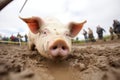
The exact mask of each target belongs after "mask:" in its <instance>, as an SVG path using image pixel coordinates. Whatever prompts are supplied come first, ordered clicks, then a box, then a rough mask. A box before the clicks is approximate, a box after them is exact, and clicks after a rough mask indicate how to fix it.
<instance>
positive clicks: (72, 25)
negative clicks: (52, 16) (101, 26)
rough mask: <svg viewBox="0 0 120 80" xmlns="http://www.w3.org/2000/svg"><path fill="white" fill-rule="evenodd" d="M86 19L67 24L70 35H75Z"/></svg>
mask: <svg viewBox="0 0 120 80" xmlns="http://www.w3.org/2000/svg"><path fill="white" fill-rule="evenodd" d="M86 22H87V21H86V20H85V21H84V22H82V23H74V22H71V23H70V24H69V28H70V33H71V34H70V36H71V37H75V36H76V35H77V34H78V33H79V32H80V30H81V29H82V27H83V25H84V24H85V23H86Z"/></svg>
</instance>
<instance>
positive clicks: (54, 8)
mask: <svg viewBox="0 0 120 80" xmlns="http://www.w3.org/2000/svg"><path fill="white" fill-rule="evenodd" d="M24 1H25V0H14V1H13V2H12V3H10V4H9V5H8V6H7V7H5V8H4V9H3V10H2V11H1V13H0V31H1V32H4V33H7V32H9V33H12V32H13V33H17V32H21V33H27V32H28V30H29V29H28V27H27V25H26V24H25V23H24V22H22V21H21V20H20V19H19V18H18V17H19V16H21V17H31V16H40V17H42V18H44V17H46V16H55V17H57V18H59V19H60V20H61V22H63V23H68V22H70V21H77V22H78V21H79V22H80V21H83V20H87V21H88V22H87V24H85V26H84V28H85V29H87V28H88V27H91V28H92V29H93V32H94V33H95V36H96V26H97V25H101V26H102V27H104V28H105V29H106V30H107V32H106V33H105V34H109V31H108V29H109V26H112V20H113V19H118V20H120V8H119V3H120V0H92V1H91V0H28V2H27V3H26V5H25V6H24V8H23V10H22V12H21V13H19V10H20V9H21V7H22V5H23V4H24ZM81 36H82V37H81ZM78 37H80V38H83V35H82V31H81V32H80V33H79V35H78Z"/></svg>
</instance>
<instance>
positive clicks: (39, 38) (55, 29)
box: [21, 17, 87, 59]
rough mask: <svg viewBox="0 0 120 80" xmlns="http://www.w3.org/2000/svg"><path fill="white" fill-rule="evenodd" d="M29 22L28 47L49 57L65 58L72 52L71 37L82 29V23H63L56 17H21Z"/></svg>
mask: <svg viewBox="0 0 120 80" xmlns="http://www.w3.org/2000/svg"><path fill="white" fill-rule="evenodd" d="M21 19H22V20H23V21H24V22H25V23H27V25H28V27H29V29H30V31H29V33H28V39H29V41H28V47H29V49H30V50H34V48H35V47H36V48H37V50H38V52H39V53H40V54H41V55H42V56H44V57H46V58H49V59H58V58H60V59H64V58H66V57H67V56H68V55H69V54H71V46H72V45H71V39H72V38H74V37H75V36H76V35H77V34H78V33H79V32H80V30H81V29H82V27H83V25H84V24H85V23H86V22H87V21H84V22H82V23H75V22H71V23H69V24H68V25H65V24H62V23H61V22H60V21H59V20H57V19H55V18H45V19H41V18H39V17H31V18H21Z"/></svg>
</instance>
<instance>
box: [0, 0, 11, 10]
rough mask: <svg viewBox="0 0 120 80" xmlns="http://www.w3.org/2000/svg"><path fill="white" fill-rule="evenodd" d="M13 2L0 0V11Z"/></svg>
mask: <svg viewBox="0 0 120 80" xmlns="http://www.w3.org/2000/svg"><path fill="white" fill-rule="evenodd" d="M11 1H13V0H0V11H1V10H2V9H3V8H4V7H5V6H7V5H8V4H9V3H10V2H11Z"/></svg>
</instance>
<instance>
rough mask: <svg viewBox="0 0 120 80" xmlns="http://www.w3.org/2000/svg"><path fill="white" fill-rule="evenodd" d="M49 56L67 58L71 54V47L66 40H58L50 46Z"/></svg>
mask: <svg viewBox="0 0 120 80" xmlns="http://www.w3.org/2000/svg"><path fill="white" fill-rule="evenodd" d="M48 51H49V54H50V55H51V56H52V57H54V58H55V57H61V58H62V57H66V56H67V55H68V54H69V52H70V51H69V47H68V45H67V43H66V42H65V41H64V40H56V41H54V42H53V43H51V44H50V47H49V50H48Z"/></svg>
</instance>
